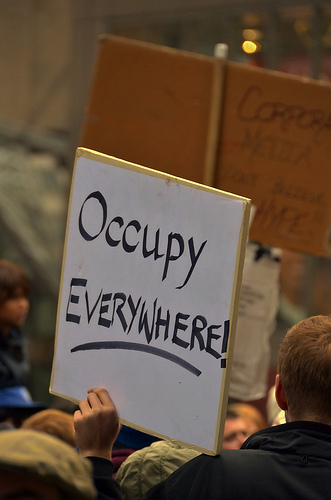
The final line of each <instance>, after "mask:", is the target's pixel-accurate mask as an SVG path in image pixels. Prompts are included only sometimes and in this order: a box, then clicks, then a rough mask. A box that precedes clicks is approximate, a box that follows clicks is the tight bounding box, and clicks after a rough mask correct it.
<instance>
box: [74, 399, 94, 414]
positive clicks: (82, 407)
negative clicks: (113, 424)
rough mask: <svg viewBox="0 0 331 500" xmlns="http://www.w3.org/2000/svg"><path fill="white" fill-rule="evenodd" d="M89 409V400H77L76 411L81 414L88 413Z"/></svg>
mask: <svg viewBox="0 0 331 500" xmlns="http://www.w3.org/2000/svg"><path fill="white" fill-rule="evenodd" d="M90 410H91V405H90V403H89V401H87V400H86V399H83V400H82V401H80V402H79V410H77V411H78V412H80V413H81V414H82V415H84V414H86V413H88V412H89V411H90Z"/></svg>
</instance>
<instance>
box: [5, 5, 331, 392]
mask: <svg viewBox="0 0 331 500" xmlns="http://www.w3.org/2000/svg"><path fill="white" fill-rule="evenodd" d="M0 12H1V16H0V74H1V90H2V91H1V93H0V166H1V171H2V173H3V181H2V182H0V189H1V190H2V191H3V193H7V195H8V193H9V195H8V196H7V201H6V203H7V207H8V206H9V207H10V208H11V210H8V209H7V210H5V208H4V204H3V206H1V204H0V234H1V239H0V255H1V257H6V258H12V259H13V260H15V261H17V262H19V263H20V264H21V265H23V267H25V268H26V270H27V272H28V273H29V275H30V276H31V278H32V282H33V283H34V295H33V297H32V311H31V317H30V319H29V322H28V325H27V332H28V334H29V338H30V343H31V359H32V365H33V376H32V380H31V390H32V393H33V396H34V397H35V398H38V399H43V400H47V398H48V384H49V374H50V369H51V362H52V356H53V344H54V333H55V317H56V308H57V293H58V287H59V280H60V268H61V260H62V249H63V235H64V227H65V217H66V208H67V200H68V188H69V184H70V173H71V168H72V163H73V159H74V152H75V149H76V147H77V146H79V136H80V131H81V127H82V121H83V116H84V110H85V105H86V102H87V98H88V93H89V87H90V82H91V76H92V72H93V64H94V58H95V52H96V48H97V39H98V36H99V35H101V34H105V33H109V34H115V35H121V36H125V37H128V38H133V39H137V40H143V41H147V42H152V43H156V44H160V45H165V46H169V47H173V48H178V49H181V50H187V51H191V52H196V53H201V54H206V55H213V53H214V48H215V45H216V44H218V43H225V44H227V45H228V48H229V52H228V58H229V60H232V61H237V62H241V63H244V64H250V65H255V66H260V67H264V68H269V69H274V70H280V71H284V72H288V73H292V74H297V75H300V76H303V77H312V78H316V79H323V80H326V81H330V80H331V2H330V1H322V0H321V1H317V0H306V1H305V0H283V1H281V2H275V1H274V0H255V1H254V0H162V1H155V0H154V1H151V0H126V1H121V2H115V1H113V0H57V1H56V2H54V0H0ZM4 179H6V182H5V181H4ZM17 180H19V182H16V181H17ZM38 193H39V194H38ZM2 199H5V198H4V196H2ZM11 204H12V205H11ZM15 207H16V208H15ZM13 211H14V212H15V213H14V215H13V214H12V212H13ZM23 213H24V214H25V217H24V219H23V215H22V214H23ZM15 214H16V216H15ZM23 226H24V227H23ZM22 229H24V231H22ZM323 265H325V263H323ZM316 266H318V264H316V262H315V261H314V262H313V263H311V261H310V262H309V263H308V264H307V266H306V268H305V269H307V270H308V271H307V272H308V274H309V273H311V270H312V269H313V270H315V268H316ZM309 276H310V274H309ZM309 276H308V278H309ZM308 278H307V277H306V278H304V281H305V285H306V284H307V279H308ZM325 293H329V291H327V292H325ZM324 295H325V294H324ZM302 302H303V306H305V305H307V302H308V299H307V297H305V298H304V299H302ZM327 309H328V306H327ZM311 312H314V311H311V310H309V313H311Z"/></svg>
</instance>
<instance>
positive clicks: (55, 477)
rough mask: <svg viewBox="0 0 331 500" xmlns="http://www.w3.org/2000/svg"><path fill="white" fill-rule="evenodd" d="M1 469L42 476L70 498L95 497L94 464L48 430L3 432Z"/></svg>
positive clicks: (79, 499) (41, 477) (34, 476)
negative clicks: (51, 434) (47, 432)
mask: <svg viewBox="0 0 331 500" xmlns="http://www.w3.org/2000/svg"><path fill="white" fill-rule="evenodd" d="M0 469H2V470H8V471H11V472H16V473H19V474H22V475H25V476H27V477H30V478H35V479H39V480H40V481H44V482H45V483H47V484H52V485H54V486H56V487H58V488H59V490H60V491H61V492H63V494H64V498H66V499H67V500H95V499H96V498H97V492H96V490H95V487H94V485H93V479H92V464H91V463H90V462H89V461H88V460H87V459H85V458H82V457H80V456H79V454H78V453H77V451H76V450H75V449H74V448H73V447H72V446H70V445H68V444H67V443H64V442H63V441H61V440H60V439H58V438H55V437H53V436H50V435H49V434H46V433H45V432H40V431H35V430H28V429H26V430H25V429H15V430H9V431H2V432H0Z"/></svg>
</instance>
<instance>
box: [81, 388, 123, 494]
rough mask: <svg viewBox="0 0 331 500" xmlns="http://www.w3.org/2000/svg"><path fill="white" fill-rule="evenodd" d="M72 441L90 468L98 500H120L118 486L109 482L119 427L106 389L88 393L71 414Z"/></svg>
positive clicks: (113, 482)
mask: <svg viewBox="0 0 331 500" xmlns="http://www.w3.org/2000/svg"><path fill="white" fill-rule="evenodd" d="M74 426H75V439H76V443H77V446H78V449H79V453H80V454H81V455H82V456H83V457H86V458H88V459H89V460H90V461H91V462H92V465H93V478H94V484H95V486H96V488H97V491H98V499H99V500H101V499H104V500H106V499H107V500H108V499H109V500H119V499H121V493H120V488H119V485H118V483H117V482H116V481H115V479H113V478H112V474H113V464H112V462H111V453H112V448H113V445H114V442H115V440H116V437H117V435H118V432H119V429H120V425H119V419H118V414H117V410H116V408H115V405H114V403H113V401H112V399H111V397H110V396H109V394H108V392H107V391H106V390H105V389H101V388H95V389H91V390H89V391H88V394H87V398H86V400H82V401H81V402H80V403H79V410H77V411H76V412H75V414H74Z"/></svg>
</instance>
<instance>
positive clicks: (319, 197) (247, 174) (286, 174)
mask: <svg viewBox="0 0 331 500" xmlns="http://www.w3.org/2000/svg"><path fill="white" fill-rule="evenodd" d="M330 116H331V85H330V83H326V82H319V81H316V80H313V79H308V78H302V77H298V76H294V75H289V74H285V73H281V72H277V71H269V70H266V69H263V68H255V67H251V66H249V65H247V64H239V63H234V62H231V61H224V60H220V59H218V58H215V57H208V56H203V55H200V54H194V53H190V52H187V51H182V50H176V49H170V48H168V47H162V46H159V45H156V44H151V43H146V42H140V41H136V40H130V39H125V38H122V37H116V36H112V35H104V36H102V37H100V41H99V46H98V53H97V60H96V64H95V70H94V75H93V81H92V87H91V92H90V96H89V100H88V103H87V108H86V115H85V119H84V124H83V130H82V137H81V140H80V143H79V144H80V145H81V146H83V147H87V148H91V149H94V150H97V151H101V152H103V153H105V154H108V155H111V156H116V157H119V158H123V159H125V160H127V161H131V162H134V163H138V164H141V165H145V166H147V167H150V168H154V169H157V170H162V171H164V172H167V173H170V174H172V175H176V176H179V177H184V178H186V179H189V180H192V181H195V182H200V183H203V184H206V185H209V186H214V187H217V188H219V189H222V190H225V191H228V192H231V193H236V194H238V195H241V196H245V197H248V198H250V199H252V203H253V205H255V206H256V208H257V210H256V215H255V218H254V221H253V224H252V227H251V231H250V239H251V240H253V241H256V242H259V243H261V244H264V245H270V246H274V247H280V248H286V249H291V250H295V251H298V252H305V253H308V254H312V255H325V256H328V255H331V243H330V241H331V240H330V223H331V198H330V197H329V195H328V193H329V190H330V185H331V169H330V168H329V158H330V155H331V141H330V138H329V135H330V133H331V132H330V122H331V119H330Z"/></svg>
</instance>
